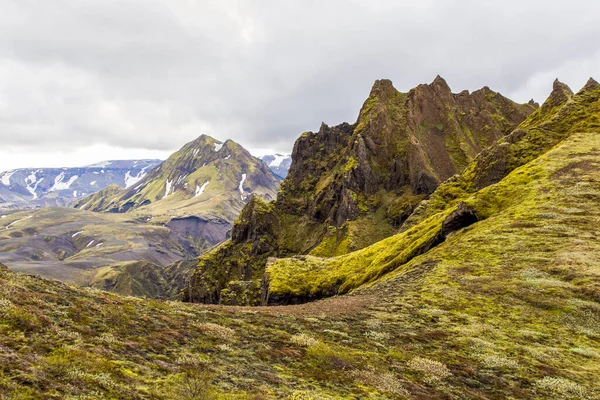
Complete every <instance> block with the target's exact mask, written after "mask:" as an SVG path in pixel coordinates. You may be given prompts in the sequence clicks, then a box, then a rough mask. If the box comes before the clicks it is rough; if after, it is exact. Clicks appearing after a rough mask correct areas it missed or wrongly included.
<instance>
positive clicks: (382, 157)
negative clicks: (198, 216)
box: [184, 76, 537, 302]
mask: <svg viewBox="0 0 600 400" xmlns="http://www.w3.org/2000/svg"><path fill="white" fill-rule="evenodd" d="M536 108H537V105H536V104H533V103H531V102H530V103H528V104H516V103H514V102H512V101H511V100H509V99H507V98H505V97H504V96H502V95H500V94H499V93H496V92H493V91H492V90H490V89H489V88H487V87H484V88H483V89H480V90H477V91H475V92H473V93H469V92H468V91H463V92H461V93H458V94H454V93H452V92H451V90H450V88H449V87H448V85H447V84H446V82H445V81H444V80H443V79H442V78H441V77H439V76H438V77H436V79H435V80H434V81H433V82H432V83H431V84H429V85H419V86H417V87H416V88H414V89H412V90H411V91H409V92H408V93H401V92H398V91H397V90H396V89H395V88H394V87H393V86H392V83H391V82H390V81H389V80H380V81H376V82H375V84H374V86H373V89H372V90H371V93H370V95H369V98H368V99H367V100H366V101H365V103H364V105H363V107H362V109H361V111H360V114H359V117H358V120H357V122H356V123H354V124H347V123H344V124H341V125H338V126H334V127H329V126H327V125H326V124H322V125H321V128H320V129H319V131H318V132H306V133H303V134H302V135H301V136H300V138H299V139H298V140H297V141H296V144H295V145H294V151H293V154H292V159H293V162H292V165H291V167H290V170H289V174H288V176H287V178H286V179H285V180H284V182H283V183H282V185H281V190H280V191H279V193H278V196H277V200H276V202H275V204H274V205H273V206H272V211H271V212H270V214H271V215H270V216H269V218H268V220H270V221H272V223H271V226H270V228H269V229H268V231H269V233H268V234H267V235H265V236H259V237H257V238H255V239H245V238H243V237H242V238H232V240H231V241H230V242H228V243H226V244H225V245H223V246H222V247H221V248H219V249H217V250H215V251H214V252H212V253H210V254H208V255H206V256H204V257H202V258H201V259H200V263H199V267H198V268H197V270H196V272H195V274H194V275H193V277H192V282H191V285H190V288H188V289H187V290H186V292H185V293H184V298H185V299H187V300H190V301H199V302H215V301H220V302H224V297H223V296H222V293H221V291H222V290H223V289H225V288H226V286H227V282H231V281H240V280H243V281H254V282H255V283H256V282H258V281H261V280H262V272H263V270H264V265H265V262H266V260H267V258H268V257H271V256H277V257H281V256H288V255H294V254H312V255H315V256H332V255H340V254H345V253H348V252H350V251H353V250H357V249H360V248H363V247H365V246H368V245H370V244H372V243H375V242H377V241H379V240H382V239H384V238H385V237H388V236H391V235H393V234H394V233H395V232H396V231H397V229H398V228H399V227H400V226H401V225H402V223H403V222H404V220H406V218H407V217H408V216H409V215H410V214H411V212H412V211H413V209H414V208H415V207H416V206H417V204H418V203H419V202H420V201H421V200H423V199H425V198H426V197H427V196H428V195H430V194H431V193H433V191H434V190H435V189H436V187H437V186H438V185H439V184H440V183H441V182H443V181H444V180H446V179H448V178H450V177H452V176H453V175H455V174H457V173H459V172H461V171H463V170H464V168H465V167H466V166H467V165H468V164H469V162H470V161H471V160H473V159H474V158H475V156H476V155H477V154H478V153H479V152H480V151H482V150H483V149H485V148H486V147H487V146H489V145H491V144H492V143H494V142H495V141H497V140H498V139H500V138H501V137H503V136H504V135H507V134H508V133H510V132H511V131H512V130H513V129H514V128H515V127H516V126H517V125H518V124H519V123H521V122H522V121H523V120H524V119H525V118H527V117H528V116H529V115H530V114H531V113H532V112H533V111H534V110H535V109H536ZM265 207H267V206H266V205H262V204H260V203H259V202H253V203H252V204H248V205H247V206H246V210H244V213H249V214H252V213H253V212H255V211H261V212H262V209H264V208H265ZM244 213H243V214H244ZM261 223H262V222H261ZM237 225H238V226H237V228H236V229H238V230H241V231H254V227H253V225H252V223H251V222H250V221H248V220H245V219H240V220H239V221H238V223H237ZM261 241H267V242H269V243H270V245H269V247H268V248H265V247H261V246H257V244H258V243H260V242H261ZM257 248H261V249H262V250H264V251H259V250H257ZM224 265H226V266H227V267H223V266H224ZM248 271H252V273H248ZM209 276H210V277H211V279H207V277H209ZM217 276H218V279H215V277H217Z"/></svg>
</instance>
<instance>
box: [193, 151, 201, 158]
mask: <svg viewBox="0 0 600 400" xmlns="http://www.w3.org/2000/svg"><path fill="white" fill-rule="evenodd" d="M199 151H200V149H195V150H194V157H196V156H197V155H198V152H199Z"/></svg>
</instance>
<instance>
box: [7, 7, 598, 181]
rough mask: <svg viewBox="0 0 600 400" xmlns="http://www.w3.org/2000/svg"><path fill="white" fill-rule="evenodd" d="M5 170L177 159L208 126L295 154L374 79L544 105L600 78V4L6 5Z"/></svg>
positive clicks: (343, 116)
mask: <svg viewBox="0 0 600 400" xmlns="http://www.w3.org/2000/svg"><path fill="white" fill-rule="evenodd" d="M0 10H2V12H0V171H3V170H8V169H13V168H21V167H59V166H81V165H87V164H91V163H94V162H97V161H101V160H106V159H136V158H166V157H167V156H168V155H169V154H171V153H172V152H173V151H176V150H177V149H179V148H180V147H181V146H183V145H184V144H185V143H187V142H189V141H191V140H193V139H195V138H196V137H198V136H199V135H201V134H208V135H211V136H213V137H215V138H217V139H220V140H223V141H224V140H225V139H228V138H229V139H233V140H235V141H236V142H238V143H240V144H242V145H243V146H245V147H246V148H248V149H249V150H250V151H251V152H252V153H253V154H255V155H263V154H268V153H273V152H282V153H290V152H291V149H292V146H293V143H294V141H295V139H296V138H297V137H298V136H299V135H300V134H301V133H302V132H304V131H308V130H316V129H318V128H319V126H320V124H321V122H325V123H327V124H330V125H333V124H338V123H340V122H343V121H347V122H354V121H355V120H356V118H357V115H358V111H359V109H360V107H361V105H362V103H363V101H364V100H365V99H366V98H367V96H368V94H369V91H370V88H371V86H372V84H373V82H374V81H375V80H376V79H381V78H387V79H391V80H392V81H393V83H394V86H395V87H396V88H397V89H398V90H401V91H408V90H410V89H411V88H412V87H415V86H416V85H418V84H420V83H428V82H431V81H432V80H433V79H434V78H435V76H436V75H437V74H440V75H441V76H443V77H444V78H445V79H446V81H447V82H448V84H449V85H450V87H451V88H452V90H453V91H454V92H459V91H461V90H463V89H468V90H476V89H478V88H480V87H482V86H486V85H487V86H489V87H490V88H492V89H493V90H496V91H499V92H500V93H502V94H503V95H505V96H508V97H510V98H512V99H513V100H515V101H519V102H526V101H528V100H529V99H530V98H533V99H535V100H536V101H538V102H540V103H541V102H543V100H544V99H545V98H546V96H547V95H548V94H549V92H550V90H551V86H552V81H553V80H554V79H555V78H559V79H560V80H561V81H563V82H565V83H567V84H568V85H570V86H571V88H572V89H573V90H574V91H577V90H578V89H579V88H580V87H582V86H583V85H584V84H585V82H586V81H587V79H588V78H589V77H590V76H595V78H597V79H598V78H600V73H599V72H600V40H598V39H599V38H600V24H598V20H597V17H598V15H600V2H596V1H589V0H584V1H580V0H570V1H568V2H565V1H552V0H540V1H533V0H532V1H527V0H520V1H512V0H503V1H492V0H490V1H481V0H477V1H470V0H463V1H460V0H419V1H402V0H368V1H358V0H320V1H313V0H295V1H286V0H252V1H250V0H239V1H235V0H232V1H227V0H217V1H210V0H202V1H201V0H198V1H194V0H52V1H48V0H0Z"/></svg>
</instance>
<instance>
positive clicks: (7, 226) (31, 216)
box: [6, 215, 33, 229]
mask: <svg viewBox="0 0 600 400" xmlns="http://www.w3.org/2000/svg"><path fill="white" fill-rule="evenodd" d="M29 218H33V215H30V216H29V217H25V218H21V219H18V220H16V221H13V222H11V223H10V224H8V225H6V229H10V227H11V226H13V225H14V224H16V223H19V222H21V221H25V220H26V219H29Z"/></svg>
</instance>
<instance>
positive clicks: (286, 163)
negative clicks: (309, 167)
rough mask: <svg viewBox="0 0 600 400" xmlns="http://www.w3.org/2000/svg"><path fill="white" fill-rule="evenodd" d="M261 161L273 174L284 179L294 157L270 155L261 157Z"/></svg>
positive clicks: (277, 154)
mask: <svg viewBox="0 0 600 400" xmlns="http://www.w3.org/2000/svg"><path fill="white" fill-rule="evenodd" d="M261 160H262V161H263V162H264V163H265V164H267V166H268V167H269V168H270V169H271V171H273V173H274V174H275V175H277V176H279V177H281V178H282V179H283V178H285V177H286V176H287V174H288V170H289V169H290V166H291V165H292V156H291V155H289V154H279V153H276V154H269V155H266V156H263V157H261Z"/></svg>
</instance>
